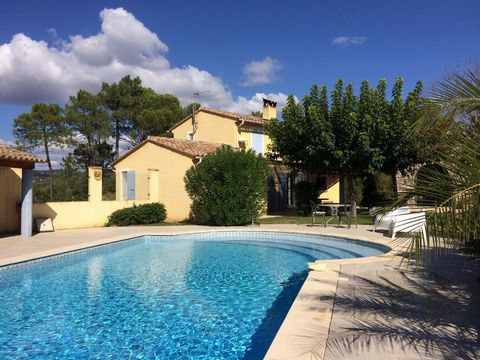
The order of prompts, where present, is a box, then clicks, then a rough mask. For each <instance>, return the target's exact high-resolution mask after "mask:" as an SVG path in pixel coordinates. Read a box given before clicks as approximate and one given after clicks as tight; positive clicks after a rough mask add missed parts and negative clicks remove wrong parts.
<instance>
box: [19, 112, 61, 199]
mask: <svg viewBox="0 0 480 360" xmlns="http://www.w3.org/2000/svg"><path fill="white" fill-rule="evenodd" d="M13 135H14V137H15V139H16V142H17V144H19V145H21V146H23V147H26V148H36V147H41V148H43V151H44V152H45V157H46V159H47V165H48V173H49V193H50V200H52V199H53V169H52V161H51V158H50V151H51V148H52V146H59V147H63V146H64V144H65V141H66V138H67V137H68V135H69V131H68V129H67V127H66V126H65V122H64V119H63V111H62V108H61V107H60V106H59V105H57V104H42V103H39V104H34V105H33V106H32V111H31V112H30V113H23V114H20V115H19V116H18V117H17V118H16V119H15V120H14V123H13Z"/></svg>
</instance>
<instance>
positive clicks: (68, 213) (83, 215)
mask: <svg viewBox="0 0 480 360" xmlns="http://www.w3.org/2000/svg"><path fill="white" fill-rule="evenodd" d="M134 203H135V204H136V205H141V204H146V203H149V201H68V202H47V203H34V204H33V218H34V219H35V218H43V217H45V218H51V219H52V222H53V226H54V228H55V230H61V229H77V228H88V227H97V226H104V225H105V223H106V222H107V219H108V216H109V215H110V214H111V213H112V212H114V211H116V210H119V209H123V208H126V207H131V206H133V204H134Z"/></svg>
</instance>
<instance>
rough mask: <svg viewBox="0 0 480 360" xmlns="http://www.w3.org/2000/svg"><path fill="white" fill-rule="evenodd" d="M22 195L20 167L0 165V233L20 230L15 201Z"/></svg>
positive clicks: (11, 232)
mask: <svg viewBox="0 0 480 360" xmlns="http://www.w3.org/2000/svg"><path fill="white" fill-rule="evenodd" d="M21 197H22V169H14V168H7V167H0V234H13V233H18V232H19V231H20V228H19V216H18V213H17V203H18V202H20V201H21Z"/></svg>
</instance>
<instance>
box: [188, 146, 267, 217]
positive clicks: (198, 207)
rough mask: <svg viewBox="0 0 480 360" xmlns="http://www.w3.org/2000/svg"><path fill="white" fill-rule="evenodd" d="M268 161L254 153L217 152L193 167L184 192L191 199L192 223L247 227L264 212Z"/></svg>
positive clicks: (230, 150) (189, 172)
mask: <svg viewBox="0 0 480 360" xmlns="http://www.w3.org/2000/svg"><path fill="white" fill-rule="evenodd" d="M269 174H270V168H269V166H268V163H267V161H266V160H265V159H264V158H263V157H262V156H260V155H256V154H255V152H254V151H252V150H248V151H243V150H242V151H234V150H233V149H232V148H230V147H226V146H225V147H223V148H221V149H218V150H217V151H216V152H215V153H213V154H211V155H208V156H206V157H205V158H203V160H202V162H200V163H199V164H197V165H196V166H194V167H191V168H190V169H189V170H188V171H187V173H186V175H185V188H186V190H187V193H188V195H189V196H190V198H191V199H192V206H191V213H192V217H193V220H194V221H195V222H198V223H201V224H209V225H226V226H231V225H245V224H249V223H251V222H252V220H253V221H256V220H258V218H259V217H260V215H261V213H262V211H264V210H265V205H266V194H267V177H268V175H269Z"/></svg>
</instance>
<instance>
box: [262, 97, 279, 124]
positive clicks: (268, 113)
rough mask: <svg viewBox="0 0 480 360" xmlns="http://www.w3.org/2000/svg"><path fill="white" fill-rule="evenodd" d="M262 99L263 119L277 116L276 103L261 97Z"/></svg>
mask: <svg viewBox="0 0 480 360" xmlns="http://www.w3.org/2000/svg"><path fill="white" fill-rule="evenodd" d="M262 100H263V118H264V119H265V120H270V119H274V118H276V117H277V103H276V102H275V101H272V100H268V99H265V98H262Z"/></svg>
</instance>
